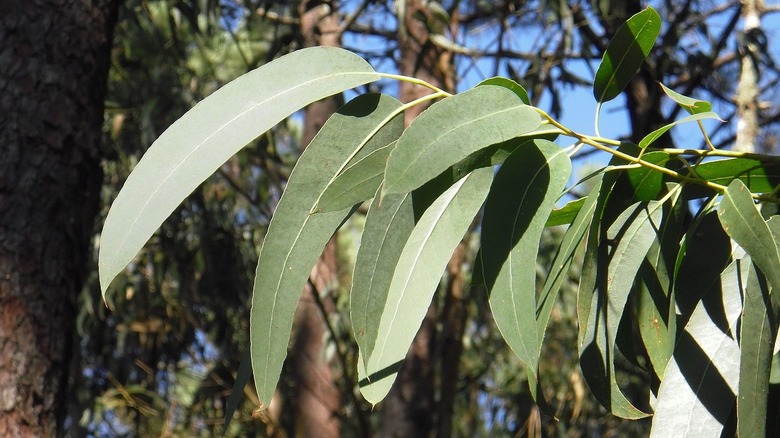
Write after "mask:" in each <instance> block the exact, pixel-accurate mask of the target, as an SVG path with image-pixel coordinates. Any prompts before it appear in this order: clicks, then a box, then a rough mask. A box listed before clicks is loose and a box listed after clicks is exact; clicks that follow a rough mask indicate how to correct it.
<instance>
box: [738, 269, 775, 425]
mask: <svg viewBox="0 0 780 438" xmlns="http://www.w3.org/2000/svg"><path fill="white" fill-rule="evenodd" d="M743 260H744V259H743ZM769 294H770V291H769V289H768V287H767V284H766V281H765V279H764V278H763V275H762V274H761V273H760V272H759V271H757V270H756V269H755V266H751V268H750V273H749V274H748V278H747V287H746V288H745V291H744V297H743V300H744V304H743V309H742V318H741V325H740V331H739V333H740V334H739V346H740V352H741V355H740V362H739V392H738V394H739V398H738V399H737V430H738V431H739V436H766V421H767V418H766V416H767V414H768V411H767V398H768V393H769V373H770V368H771V367H772V356H773V352H772V350H773V348H774V343H775V337H776V336H777V310H778V308H777V305H776V304H775V303H776V301H774V300H772V299H771V298H770V296H769Z"/></svg>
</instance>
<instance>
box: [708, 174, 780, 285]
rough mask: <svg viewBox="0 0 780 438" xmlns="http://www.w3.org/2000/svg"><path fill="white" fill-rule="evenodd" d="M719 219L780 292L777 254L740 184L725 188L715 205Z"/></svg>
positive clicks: (759, 216) (771, 239)
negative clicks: (721, 197)
mask: <svg viewBox="0 0 780 438" xmlns="http://www.w3.org/2000/svg"><path fill="white" fill-rule="evenodd" d="M718 218H719V219H720V222H721V224H722V225H723V229H724V230H725V231H726V233H728V235H729V236H731V238H732V239H734V241H735V242H737V243H738V244H739V245H740V246H741V247H742V248H744V249H745V251H746V252H747V253H748V254H750V257H751V258H752V259H753V263H755V264H756V265H757V266H758V267H759V268H760V269H761V271H762V272H763V273H764V275H766V278H767V280H769V284H770V285H771V286H772V288H773V289H775V290H780V252H778V248H777V244H776V243H775V240H774V238H773V236H772V231H771V230H770V229H769V226H768V225H767V224H766V222H764V218H762V217H761V214H760V213H759V212H758V209H757V208H756V204H755V203H754V202H753V198H752V197H751V196H750V191H749V190H748V188H747V187H745V184H743V183H742V181H740V180H734V181H733V182H732V183H731V184H729V186H728V187H727V188H726V191H725V192H724V193H723V199H722V200H721V201H720V205H719V206H718Z"/></svg>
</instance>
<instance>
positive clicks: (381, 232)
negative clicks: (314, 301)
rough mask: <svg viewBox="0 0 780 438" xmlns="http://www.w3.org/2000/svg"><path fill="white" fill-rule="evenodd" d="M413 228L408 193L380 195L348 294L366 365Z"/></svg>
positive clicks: (370, 211)
mask: <svg viewBox="0 0 780 438" xmlns="http://www.w3.org/2000/svg"><path fill="white" fill-rule="evenodd" d="M413 228H414V211H413V209H412V199H411V196H410V195H409V194H405V195H388V196H385V197H384V199H382V200H381V202H380V198H379V196H377V197H375V198H374V202H373V203H372V204H371V207H370V208H369V209H368V214H367V215H366V224H365V227H364V228H363V236H362V238H361V239H360V249H359V250H358V254H357V259H356V261H355V269H354V271H353V273H352V290H351V292H350V294H349V300H350V304H349V308H350V319H351V320H352V331H353V333H354V335H355V340H356V341H357V344H358V347H359V349H360V357H361V361H362V362H363V366H365V365H366V363H365V362H366V360H367V358H368V357H370V356H371V352H372V351H373V349H374V342H375V341H376V337H377V335H378V330H379V321H380V319H381V317H382V311H383V310H384V308H385V302H386V300H387V293H388V291H389V289H390V282H391V280H392V279H393V271H394V270H395V267H396V265H397V264H398V259H399V257H400V256H401V251H402V250H403V248H404V245H405V244H406V240H407V239H408V238H409V234H410V233H411V232H412V229H413Z"/></svg>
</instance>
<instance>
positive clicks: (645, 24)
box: [593, 7, 661, 103]
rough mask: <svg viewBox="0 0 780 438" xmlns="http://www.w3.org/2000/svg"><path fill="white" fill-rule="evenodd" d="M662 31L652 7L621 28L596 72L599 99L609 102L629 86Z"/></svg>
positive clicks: (598, 100)
mask: <svg viewBox="0 0 780 438" xmlns="http://www.w3.org/2000/svg"><path fill="white" fill-rule="evenodd" d="M660 32H661V17H660V16H659V15H658V12H656V11H655V9H653V8H650V7H648V8H647V9H645V10H643V11H641V12H639V13H637V14H635V15H634V16H632V17H631V18H629V19H628V21H626V22H625V23H623V25H621V26H620V28H618V30H617V32H615V36H613V37H612V39H611V40H610V42H609V45H608V46H607V50H606V51H605V52H604V57H603V58H602V59H601V63H600V64H599V68H598V70H597V71H596V78H595V80H594V82H593V95H594V96H595V98H596V101H597V102H600V103H602V102H608V101H610V100H612V99H614V98H616V97H617V96H618V95H619V94H620V93H621V92H622V91H623V90H624V89H625V88H626V86H627V85H628V83H629V82H630V81H631V78H633V77H634V75H635V74H636V72H637V71H638V70H639V67H640V66H641V65H642V63H643V62H644V61H645V59H646V58H647V56H648V55H649V54H650V50H652V48H653V45H655V40H656V38H658V35H659V34H660Z"/></svg>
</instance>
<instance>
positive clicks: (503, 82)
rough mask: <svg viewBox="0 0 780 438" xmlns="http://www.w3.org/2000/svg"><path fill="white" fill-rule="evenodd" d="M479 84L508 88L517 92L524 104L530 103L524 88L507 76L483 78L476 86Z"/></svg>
mask: <svg viewBox="0 0 780 438" xmlns="http://www.w3.org/2000/svg"><path fill="white" fill-rule="evenodd" d="M481 85H496V86H498V87H504V88H508V89H510V90H512V91H513V92H514V93H515V94H517V97H519V98H520V99H521V100H522V101H523V103H525V104H526V105H530V104H531V99H529V98H528V92H527V91H525V88H523V86H522V85H520V84H518V83H517V82H515V81H513V80H511V79H509V78H505V77H503V76H496V77H493V78H488V79H485V80H484V81H482V82H480V83H479V84H477V86H478V87H479V86H481Z"/></svg>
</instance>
